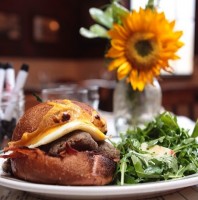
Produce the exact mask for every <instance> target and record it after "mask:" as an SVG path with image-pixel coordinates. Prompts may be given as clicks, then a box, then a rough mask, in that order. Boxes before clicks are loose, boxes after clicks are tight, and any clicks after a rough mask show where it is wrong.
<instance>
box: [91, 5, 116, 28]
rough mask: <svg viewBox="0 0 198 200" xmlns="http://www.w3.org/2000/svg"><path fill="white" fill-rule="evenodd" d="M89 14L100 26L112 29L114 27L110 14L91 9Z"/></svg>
mask: <svg viewBox="0 0 198 200" xmlns="http://www.w3.org/2000/svg"><path fill="white" fill-rule="evenodd" d="M89 13H90V15H91V17H92V18H93V19H94V20H95V21H96V22H97V23H99V24H101V25H103V26H106V27H107V28H111V27H112V25H113V18H112V16H110V15H109V12H104V11H103V10H101V9H98V8H90V9H89Z"/></svg>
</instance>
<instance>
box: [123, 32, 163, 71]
mask: <svg viewBox="0 0 198 200" xmlns="http://www.w3.org/2000/svg"><path fill="white" fill-rule="evenodd" d="M159 54H160V51H159V44H158V42H157V40H156V38H155V36H154V35H153V34H152V33H135V34H133V35H131V37H129V39H128V41H127V44H126V57H127V60H128V61H129V62H130V63H131V65H132V66H133V67H134V68H136V69H138V70H149V69H151V68H152V67H153V66H155V65H156V63H157V61H158V59H159Z"/></svg>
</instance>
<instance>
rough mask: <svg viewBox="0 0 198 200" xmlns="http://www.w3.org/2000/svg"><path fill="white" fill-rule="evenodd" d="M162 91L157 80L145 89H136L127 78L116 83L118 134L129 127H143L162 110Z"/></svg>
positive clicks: (114, 106)
mask: <svg viewBox="0 0 198 200" xmlns="http://www.w3.org/2000/svg"><path fill="white" fill-rule="evenodd" d="M161 104H162V91H161V87H160V85H159V82H158V81H157V80H154V82H153V84H152V85H151V84H149V85H147V86H146V87H145V89H144V90H143V91H142V92H140V91H134V90H133V89H132V87H131V85H130V84H127V83H126V81H125V80H122V81H119V82H117V84H116V87H115V90H114V96H113V113H114V123H115V129H116V132H117V134H119V133H121V132H122V133H124V132H126V130H127V129H129V128H135V127H143V126H144V125H145V124H146V123H148V122H149V121H151V120H153V118H154V117H155V116H156V115H157V114H159V113H160V111H161V110H162V106H161Z"/></svg>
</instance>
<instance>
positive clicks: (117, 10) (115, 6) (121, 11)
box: [111, 1, 129, 24]
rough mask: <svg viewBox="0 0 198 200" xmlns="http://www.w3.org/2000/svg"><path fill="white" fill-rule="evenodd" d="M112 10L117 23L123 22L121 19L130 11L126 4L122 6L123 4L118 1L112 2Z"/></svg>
mask: <svg viewBox="0 0 198 200" xmlns="http://www.w3.org/2000/svg"><path fill="white" fill-rule="evenodd" d="M111 7H112V11H113V18H114V22H116V23H119V24H120V23H121V19H122V18H123V17H124V16H125V15H126V14H128V13H129V10H128V9H127V8H125V7H124V6H122V5H121V4H119V3H118V2H116V1H114V2H113V3H112V6H111Z"/></svg>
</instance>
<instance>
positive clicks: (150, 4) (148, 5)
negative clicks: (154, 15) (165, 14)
mask: <svg viewBox="0 0 198 200" xmlns="http://www.w3.org/2000/svg"><path fill="white" fill-rule="evenodd" d="M154 7H155V6H154V0H148V3H147V5H146V9H147V8H148V9H152V10H153V9H154Z"/></svg>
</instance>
